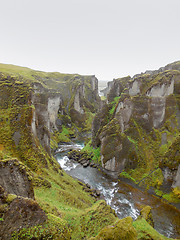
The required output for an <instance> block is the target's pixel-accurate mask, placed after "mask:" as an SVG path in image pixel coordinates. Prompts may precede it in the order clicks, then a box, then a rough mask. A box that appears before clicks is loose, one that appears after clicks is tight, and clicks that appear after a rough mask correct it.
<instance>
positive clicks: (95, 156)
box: [81, 140, 101, 164]
mask: <svg viewBox="0 0 180 240" xmlns="http://www.w3.org/2000/svg"><path fill="white" fill-rule="evenodd" d="M81 151H82V152H86V153H88V154H89V155H92V160H93V161H94V162H96V163H99V164H101V150H100V147H98V148H93V146H92V145H91V140H90V141H89V142H88V143H87V144H86V146H85V147H84V148H83V149H82V150H81Z"/></svg>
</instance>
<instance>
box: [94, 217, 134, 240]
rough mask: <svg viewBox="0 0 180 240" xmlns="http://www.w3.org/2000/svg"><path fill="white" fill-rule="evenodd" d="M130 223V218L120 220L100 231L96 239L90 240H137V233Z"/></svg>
mask: <svg viewBox="0 0 180 240" xmlns="http://www.w3.org/2000/svg"><path fill="white" fill-rule="evenodd" d="M132 222H133V221H132V218H131V217H127V218H124V219H121V220H119V221H118V222H117V223H115V224H113V226H107V227H105V228H104V229H102V230H101V231H100V233H99V234H98V235H97V237H94V238H91V240H93V239H94V240H102V239H103V240H109V239H113V240H120V239H121V240H137V232H136V230H135V228H134V227H133V225H132Z"/></svg>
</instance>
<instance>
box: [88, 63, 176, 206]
mask: <svg viewBox="0 0 180 240" xmlns="http://www.w3.org/2000/svg"><path fill="white" fill-rule="evenodd" d="M106 93H107V94H106V96H107V103H106V106H105V107H104V108H106V109H107V110H106V114H104V112H105V111H104V110H103V112H101V113H98V114H97V115H96V116H95V118H94V121H93V127H92V143H93V146H94V147H99V146H100V148H101V163H102V166H103V167H104V168H105V169H107V170H110V171H119V172H120V173H121V174H120V175H121V176H122V177H128V178H130V179H131V180H134V182H136V183H137V184H139V185H140V186H143V187H146V188H148V189H151V190H153V191H155V192H156V194H158V195H161V196H162V195H163V196H164V197H165V198H166V199H168V200H169V201H177V202H178V201H179V200H178V198H179V192H180V184H179V166H180V154H179V152H180V147H179V146H180V145H179V136H180V101H179V100H180V62H175V63H173V64H169V65H167V66H166V67H164V68H161V69H159V70H158V71H148V72H146V73H144V74H143V73H142V74H139V75H135V76H134V77H133V78H131V77H126V78H120V79H114V80H113V82H111V83H109V84H108V88H107V89H106ZM100 116H101V117H100ZM171 187H172V190H173V193H171V194H169V195H168V194H167V193H169V192H170V188H171ZM164 193H166V194H164Z"/></svg>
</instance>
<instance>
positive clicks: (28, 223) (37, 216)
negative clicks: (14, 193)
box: [0, 188, 47, 240]
mask: <svg viewBox="0 0 180 240" xmlns="http://www.w3.org/2000/svg"><path fill="white" fill-rule="evenodd" d="M5 195H6V193H5V192H3V189H2V188H1V189H0V201H1V200H3V204H0V215H1V213H3V220H2V221H0V239H2V240H3V239H7V240H8V239H11V237H12V236H11V235H12V234H13V232H14V231H19V230H21V229H23V228H30V227H33V226H36V225H39V224H43V223H44V222H45V221H46V219H47V216H46V214H45V213H44V211H43V210H42V209H41V208H40V206H39V205H38V204H37V202H35V201H34V200H32V199H29V198H23V197H16V198H15V199H14V200H13V201H12V202H8V198H6V197H5ZM7 197H8V195H7ZM2 211H3V212H2Z"/></svg>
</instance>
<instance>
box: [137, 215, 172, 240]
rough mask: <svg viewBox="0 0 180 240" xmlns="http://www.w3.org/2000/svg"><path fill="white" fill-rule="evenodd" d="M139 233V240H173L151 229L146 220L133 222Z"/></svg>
mask: <svg viewBox="0 0 180 240" xmlns="http://www.w3.org/2000/svg"><path fill="white" fill-rule="evenodd" d="M133 226H134V227H135V229H136V231H137V233H138V239H144V240H146V239H147V240H148V239H153V240H168V239H169V240H170V239H171V240H172V238H167V237H165V236H163V235H161V234H160V233H158V232H157V231H156V230H155V229H154V228H153V227H151V226H150V225H149V224H148V223H147V222H146V220H145V219H144V218H141V219H138V220H136V221H134V222H133Z"/></svg>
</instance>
